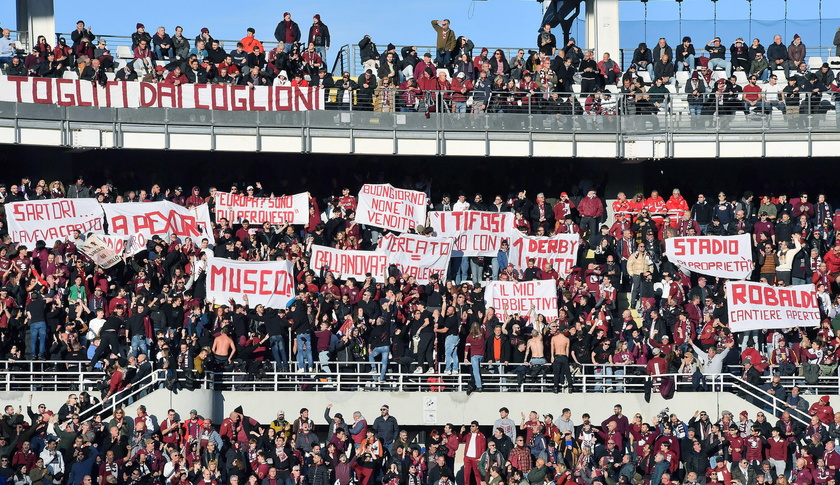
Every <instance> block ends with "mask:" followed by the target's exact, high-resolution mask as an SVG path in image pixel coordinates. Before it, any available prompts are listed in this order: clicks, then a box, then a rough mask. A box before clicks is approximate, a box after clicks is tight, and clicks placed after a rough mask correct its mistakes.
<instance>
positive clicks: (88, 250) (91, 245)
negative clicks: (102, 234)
mask: <svg viewBox="0 0 840 485" xmlns="http://www.w3.org/2000/svg"><path fill="white" fill-rule="evenodd" d="M79 249H80V250H81V251H82V252H83V253H85V254H86V255H87V256H88V257H89V258H90V259H92V260H93V262H94V263H96V264H97V265H99V266H101V267H103V268H105V269H108V268H111V267H113V266H116V265H117V263H119V262H120V261H122V252H117V251H115V250H114V249H113V248H111V247H110V246H109V245H108V244H106V243H105V242H103V241H102V239H100V238H99V236H98V235H96V234H88V236H87V238H86V239H85V240H84V242H83V243H82V244H80V245H79Z"/></svg>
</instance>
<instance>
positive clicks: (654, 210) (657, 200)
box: [645, 190, 668, 231]
mask: <svg viewBox="0 0 840 485" xmlns="http://www.w3.org/2000/svg"><path fill="white" fill-rule="evenodd" d="M645 209H647V210H648V212H650V215H651V220H653V223H654V224H656V230H657V231H659V230H661V229H662V220H663V219H664V218H665V214H666V213H667V212H668V208H667V207H666V205H665V199H663V198H662V197H660V196H659V191H658V190H653V191H651V192H650V197H648V198H647V200H645Z"/></svg>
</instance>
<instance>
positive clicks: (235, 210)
mask: <svg viewBox="0 0 840 485" xmlns="http://www.w3.org/2000/svg"><path fill="white" fill-rule="evenodd" d="M221 219H227V220H228V221H230V222H231V223H234V224H239V223H240V222H242V220H243V219H248V222H250V223H251V224H262V223H263V222H268V223H271V224H277V225H282V224H306V223H308V222H309V196H308V195H306V193H301V194H295V195H284V196H282V197H248V196H247V195H241V194H230V193H228V192H216V220H217V221H218V220H221Z"/></svg>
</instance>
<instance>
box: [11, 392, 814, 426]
mask: <svg viewBox="0 0 840 485" xmlns="http://www.w3.org/2000/svg"><path fill="white" fill-rule="evenodd" d="M67 395H68V393H66V392H38V393H34V397H33V403H34V404H35V405H36V406H37V404H38V403H41V402H43V403H45V404H46V405H47V408H48V409H52V410H57V409H58V408H59V407H60V406H61V404H63V403H64V402H65V401H66V399H67ZM808 397H810V396H808ZM28 400H29V393H22V392H6V393H0V403H2V404H3V405H6V404H11V405H13V406H15V408H17V406H18V405H22V406H23V407H24V409H25V408H26V405H27V403H28ZM329 403H333V412H340V413H342V414H344V416H345V419H350V418H351V416H352V413H353V412H354V411H361V412H362V414H363V415H364V416H365V417H367V418H368V419H369V420H373V419H374V418H375V417H376V416H378V415H379V408H380V407H381V406H382V405H383V404H388V405H389V406H390V407H391V414H392V415H394V416H395V417H396V418H397V420H398V421H399V422H400V424H405V425H424V424H425V425H435V426H441V425H442V424H445V423H447V422H452V423H456V424H460V423H469V422H470V421H472V420H473V419H476V420H478V421H479V422H480V423H483V424H484V423H492V422H493V421H494V420H495V419H496V418H498V409H499V407H501V406H507V407H508V408H509V409H510V411H511V415H512V418H514V419H516V420H518V416H519V414H520V413H521V412H524V413H526V414H527V413H528V412H529V411H531V410H535V411H537V412H538V413H540V414H546V413H552V414H554V416H558V415H559V414H560V411H561V410H562V409H563V408H565V407H568V408H570V409H571V410H572V414H573V417H574V419H575V420H576V421H579V420H580V415H581V414H582V413H584V412H588V413H590V414H591V415H592V416H593V418H594V419H596V420H600V419H603V418H605V417H607V416H609V415H610V414H612V409H613V406H614V405H615V404H621V405H622V406H623V407H624V413H625V414H627V415H632V414H635V413H637V412H638V413H641V414H642V415H643V416H644V417H645V420H649V419H650V418H651V416H653V415H655V414H657V413H659V412H660V411H661V410H662V409H664V408H665V407H668V408H669V409H670V410H671V412H675V413H677V415H678V416H680V417H681V418H684V419H686V420H687V419H689V418H690V417H691V416H692V415H693V414H694V411H697V410H701V409H702V410H705V411H707V412H709V414H711V415H719V414H720V412H721V411H723V410H729V411H732V412H733V413H734V414H736V415H737V414H738V413H740V412H741V411H742V410H747V411H748V412H749V414H750V417H754V416H755V413H756V412H757V411H758V408H756V407H754V406H752V405H750V404H748V403H747V402H746V401H744V400H743V399H741V398H739V397H737V396H735V395H733V394H730V393H678V394H676V395H675V396H674V398H673V399H671V400H668V401H666V400H664V399H663V398H662V397H661V396H660V395H658V394H656V395H654V396H653V397H652V399H651V402H650V403H649V404H648V403H646V402H645V401H644V398H643V396H642V395H641V394H594V393H592V394H572V395H569V394H551V393H516V392H506V393H487V392H485V393H474V394H472V395H470V396H467V395H466V394H465V393H462V392H453V393H449V392H440V393H416V392H415V393H408V392H400V393H387V392H303V393H301V392H248V391H230V392H228V391H225V392H222V391H210V390H198V391H189V392H186V391H181V392H179V393H178V394H174V393H171V392H169V391H166V390H158V391H155V392H153V393H152V394H150V395H148V396H146V397H144V398H143V399H141V400H140V401H138V402H136V403H135V404H133V405H131V406H127V408H128V412H129V415H130V416H133V415H134V414H135V412H134V410H135V409H136V407H137V406H138V405H140V404H144V405H145V406H146V407H147V409H148V410H149V411H150V412H151V413H152V414H156V415H158V416H160V415H162V414H165V413H166V411H167V410H168V409H169V408H173V409H175V410H176V411H178V412H179V413H180V414H181V415H182V416H186V415H187V413H188V412H189V411H190V409H196V410H197V411H198V413H199V415H201V416H211V417H212V418H213V419H214V420H221V419H223V418H225V417H226V416H227V415H228V414H230V412H231V411H232V410H233V409H234V408H236V407H237V406H242V408H243V410H244V411H245V413H246V414H247V415H250V416H252V417H254V418H255V419H257V420H258V421H260V422H263V423H267V422H269V421H271V420H272V419H274V418H275V417H276V414H277V411H278V410H280V409H282V410H284V411H285V412H286V416H287V418H291V417H295V416H297V413H298V411H299V409H300V408H301V407H307V408H309V409H310V410H311V416H312V418H313V419H315V421H316V423H318V424H324V423H323V422H322V420H323V411H324V408H325V407H326V405H327V404H329ZM217 422H218V421H217Z"/></svg>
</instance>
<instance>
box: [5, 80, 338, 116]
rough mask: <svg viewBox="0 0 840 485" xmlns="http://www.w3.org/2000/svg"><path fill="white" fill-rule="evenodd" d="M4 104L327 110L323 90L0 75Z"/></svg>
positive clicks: (232, 109) (316, 88)
mask: <svg viewBox="0 0 840 485" xmlns="http://www.w3.org/2000/svg"><path fill="white" fill-rule="evenodd" d="M0 101H8V102H12V103H40V104H57V105H59V106H94V107H99V108H145V107H154V108H195V109H215V110H224V111H308V110H320V109H324V96H323V94H321V88H318V87H305V88H299V87H280V86H257V87H255V88H253V89H251V88H249V87H248V86H232V85H229V84H182V85H179V86H175V85H174V84H170V83H155V84H152V83H141V82H120V81H109V82H108V83H106V85H105V87H101V86H99V85H96V84H94V83H91V82H88V81H81V80H79V79H53V78H41V77H17V76H9V77H7V76H0Z"/></svg>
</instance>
